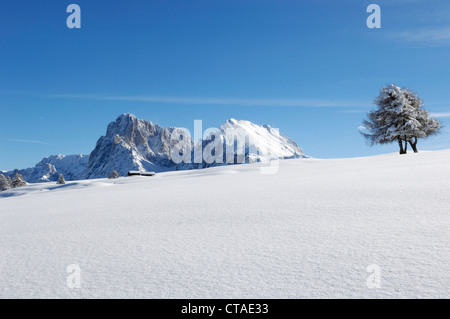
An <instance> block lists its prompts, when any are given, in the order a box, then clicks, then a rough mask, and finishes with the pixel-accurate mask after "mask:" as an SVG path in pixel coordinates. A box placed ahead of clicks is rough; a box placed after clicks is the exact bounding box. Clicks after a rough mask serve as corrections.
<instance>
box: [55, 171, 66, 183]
mask: <svg viewBox="0 0 450 319" xmlns="http://www.w3.org/2000/svg"><path fill="white" fill-rule="evenodd" d="M65 183H66V180H65V179H64V176H63V174H59V178H58V181H57V182H56V184H58V185H64V184H65Z"/></svg>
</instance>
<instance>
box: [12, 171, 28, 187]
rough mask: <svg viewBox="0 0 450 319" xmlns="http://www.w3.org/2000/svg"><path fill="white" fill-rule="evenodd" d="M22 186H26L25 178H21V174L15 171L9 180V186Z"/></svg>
mask: <svg viewBox="0 0 450 319" xmlns="http://www.w3.org/2000/svg"><path fill="white" fill-rule="evenodd" d="M22 186H27V182H25V180H24V179H23V176H22V174H20V173H16V175H15V176H14V178H13V180H12V182H11V187H12V188H17V187H22Z"/></svg>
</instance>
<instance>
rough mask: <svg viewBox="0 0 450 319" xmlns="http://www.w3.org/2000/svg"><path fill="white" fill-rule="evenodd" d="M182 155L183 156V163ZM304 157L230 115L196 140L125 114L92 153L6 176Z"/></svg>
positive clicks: (101, 174) (73, 176) (83, 174)
mask: <svg viewBox="0 0 450 319" xmlns="http://www.w3.org/2000/svg"><path fill="white" fill-rule="evenodd" d="M229 132H231V133H232V134H237V135H238V136H243V137H244V138H243V139H239V138H237V139H234V136H233V135H229V134H228V135H227V133H229ZM213 135H214V137H213ZM273 145H275V147H273ZM180 147H181V150H180V151H179V150H178V149H179V148H180ZM200 147H201V149H200ZM226 147H231V148H232V149H233V151H237V150H239V149H240V150H242V152H241V153H242V154H241V157H239V156H238V155H236V154H232V155H230V154H227V153H226V152H227V148H226ZM221 151H222V153H223V154H221ZM208 152H209V153H208ZM180 154H182V157H183V159H184V160H183V161H181V162H180V161H179V158H178V157H179V155H180ZM199 154H200V155H202V157H201V158H200V157H199ZM208 154H209V155H208ZM305 157H308V156H306V155H304V154H303V151H302V150H301V148H300V147H299V146H298V145H297V144H296V143H295V142H294V141H293V140H292V139H290V138H289V137H286V136H284V135H282V134H281V133H279V132H278V131H277V130H275V129H273V128H272V127H271V126H270V125H268V124H266V125H263V126H261V125H257V124H254V123H252V122H250V121H246V120H236V119H234V118H231V119H229V120H227V121H226V122H225V123H224V124H222V125H221V126H220V128H219V129H218V130H217V129H216V130H215V131H210V132H209V135H207V138H206V139H204V140H201V143H197V144H195V143H194V140H193V139H192V137H191V136H190V134H188V133H187V132H186V131H185V130H184V129H182V128H177V127H162V126H160V125H158V124H154V123H153V122H151V121H147V120H142V119H138V118H137V117H136V116H134V115H133V114H129V113H124V114H121V115H120V116H119V117H117V119H116V120H115V121H113V122H111V123H109V124H108V126H107V129H106V134H105V135H104V136H101V137H100V138H99V139H98V140H97V143H96V146H95V148H94V150H93V151H92V152H91V153H90V154H89V155H85V154H78V155H61V154H60V155H51V156H48V157H45V158H44V159H42V160H41V161H40V162H39V163H38V164H36V166H34V167H30V168H26V169H22V170H19V169H15V170H13V171H8V172H6V173H5V175H7V176H11V177H12V176H13V175H14V174H15V173H17V172H19V173H21V174H22V175H23V176H24V178H25V180H27V181H28V182H31V183H36V182H50V181H56V180H57V179H58V177H59V174H63V175H64V177H65V179H66V180H68V181H70V180H80V179H92V178H105V177H107V176H109V174H110V173H111V172H112V171H113V170H117V171H118V172H119V175H121V176H125V175H127V172H128V171H131V170H139V171H155V172H164V171H174V170H187V169H200V168H206V167H211V166H220V165H230V164H231V165H232V164H241V163H254V162H263V161H269V160H272V159H287V158H305ZM213 159H215V161H213V162H211V160H213Z"/></svg>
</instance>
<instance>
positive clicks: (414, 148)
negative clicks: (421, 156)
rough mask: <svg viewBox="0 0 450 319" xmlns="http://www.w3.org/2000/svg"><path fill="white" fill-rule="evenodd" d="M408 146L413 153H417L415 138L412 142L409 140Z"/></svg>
mask: <svg viewBox="0 0 450 319" xmlns="http://www.w3.org/2000/svg"><path fill="white" fill-rule="evenodd" d="M409 144H410V145H411V147H412V149H413V151H414V153H419V150H418V149H417V137H414V142H412V141H411V140H409Z"/></svg>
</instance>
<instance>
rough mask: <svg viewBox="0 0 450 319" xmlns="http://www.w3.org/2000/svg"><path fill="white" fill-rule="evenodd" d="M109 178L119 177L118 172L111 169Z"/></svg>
mask: <svg viewBox="0 0 450 319" xmlns="http://www.w3.org/2000/svg"><path fill="white" fill-rule="evenodd" d="M108 178H109V179H116V178H119V172H118V171H116V170H114V171H112V173H111V175H109V176H108Z"/></svg>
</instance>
